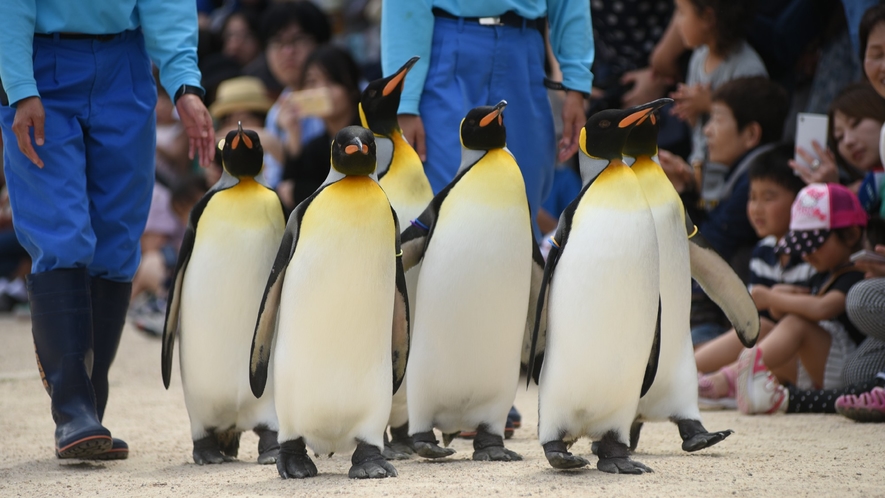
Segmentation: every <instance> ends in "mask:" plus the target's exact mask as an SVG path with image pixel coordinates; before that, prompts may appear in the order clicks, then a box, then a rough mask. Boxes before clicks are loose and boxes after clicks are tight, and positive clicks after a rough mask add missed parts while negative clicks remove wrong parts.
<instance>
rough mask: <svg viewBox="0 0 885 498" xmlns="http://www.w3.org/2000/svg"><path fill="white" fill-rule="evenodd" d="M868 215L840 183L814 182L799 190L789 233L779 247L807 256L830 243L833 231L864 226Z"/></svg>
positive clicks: (786, 252) (791, 214)
mask: <svg viewBox="0 0 885 498" xmlns="http://www.w3.org/2000/svg"><path fill="white" fill-rule="evenodd" d="M866 225H867V213H866V212H865V211H864V210H863V208H862V207H861V206H860V201H858V200H857V196H855V195H854V193H853V192H852V191H850V190H848V189H847V188H845V187H844V186H842V185H839V184H838V183H812V184H811V185H808V186H807V187H805V188H803V189H802V190H800V191H799V194H798V195H796V200H795V201H793V208H792V210H791V213H790V231H789V232H787V235H786V236H785V237H784V239H783V240H782V241H781V242H780V243H779V244H778V247H777V251H778V252H780V253H784V254H792V253H793V252H798V253H799V254H801V255H803V256H804V255H806V254H810V253H813V252H814V251H816V250H817V249H818V248H819V247H820V246H821V245H823V243H824V242H825V241H826V240H827V237H829V235H830V230H833V229H836V228H845V227H852V226H858V227H865V226H866Z"/></svg>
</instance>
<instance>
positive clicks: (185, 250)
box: [160, 181, 236, 389]
mask: <svg viewBox="0 0 885 498" xmlns="http://www.w3.org/2000/svg"><path fill="white" fill-rule="evenodd" d="M235 184H236V183H233V184H230V185H229V184H224V185H222V181H219V183H218V184H217V185H216V186H215V187H214V188H213V190H210V191H209V192H207V193H206V195H204V196H203V197H201V198H200V200H199V201H197V203H196V204H195V205H194V208H193V209H191V213H190V216H189V217H188V222H187V228H186V229H185V231H184V238H183V239H182V241H181V248H180V249H179V250H178V262H177V263H176V264H175V274H174V277H173V280H172V286H171V287H170V288H169V295H168V296H167V298H166V321H165V322H164V325H163V346H162V351H161V360H160V364H161V370H162V372H163V386H165V387H166V389H169V381H170V380H171V378H172V353H173V351H174V350H175V334H176V332H178V317H179V315H180V314H181V285H182V283H183V282H184V274H185V272H186V271H187V264H188V262H190V258H191V253H193V250H194V241H195V240H196V238H197V224H198V223H199V221H200V217H201V216H202V215H203V211H204V210H205V209H206V206H207V205H209V201H210V200H211V199H212V196H213V195H215V194H217V193H218V192H220V191H222V190H224V189H226V188H230V187H231V186H233V185H235Z"/></svg>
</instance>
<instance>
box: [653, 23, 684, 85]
mask: <svg viewBox="0 0 885 498" xmlns="http://www.w3.org/2000/svg"><path fill="white" fill-rule="evenodd" d="M675 18H676V16H673V17H672V18H671V19H670V24H668V25H667V30H666V31H664V35H663V36H661V39H660V40H659V41H658V44H657V45H655V48H654V50H652V52H651V56H650V57H649V60H648V64H649V67H651V70H652V72H653V73H654V75H655V76H656V77H657V78H660V79H662V80H664V81H666V82H668V83H671V84H672V83H674V82H676V81H680V80H682V78H683V76H684V75H683V74H682V72H681V71H680V68H679V62H678V61H679V57H680V56H681V55H682V53H683V52H685V51H686V50H688V47H686V46H685V43H684V42H683V41H682V36H681V35H680V34H679V28H677V27H676V21H675Z"/></svg>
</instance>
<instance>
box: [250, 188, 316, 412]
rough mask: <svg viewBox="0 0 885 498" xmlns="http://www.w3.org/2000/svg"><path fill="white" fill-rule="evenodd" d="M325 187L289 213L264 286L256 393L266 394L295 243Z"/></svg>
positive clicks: (255, 352) (253, 367)
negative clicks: (281, 301)
mask: <svg viewBox="0 0 885 498" xmlns="http://www.w3.org/2000/svg"><path fill="white" fill-rule="evenodd" d="M324 189H325V186H324V187H320V189H319V190H317V191H316V192H314V193H313V194H312V195H311V196H310V197H308V198H307V199H305V200H304V201H302V202H301V204H298V206H296V207H295V209H294V210H293V211H292V214H290V215H289V221H288V222H287V223H286V231H285V232H283V240H282V241H280V249H279V251H277V256H276V258H275V259H274V262H273V268H272V269H271V271H270V276H268V278H267V286H266V287H265V288H264V296H262V298H261V306H260V307H259V308H258V320H257V322H256V324H255V334H254V335H253V336H252V349H251V351H250V353H249V354H250V358H251V360H250V361H249V385H250V386H251V387H252V394H254V395H255V397H256V398H260V397H261V395H262V394H264V388H265V386H266V385H267V368H268V364H269V362H270V353H271V344H272V343H273V336H274V333H275V332H276V326H275V325H276V320H277V311H279V307H280V296H281V294H282V292H283V280H284V279H283V276H284V275H285V274H286V268H287V267H288V266H289V261H291V260H292V255H293V254H294V253H295V246H296V245H297V244H298V235H299V232H300V229H301V220H302V219H303V218H304V213H305V212H306V211H307V208H308V207H309V206H310V203H311V202H313V200H314V199H315V198H316V196H317V195H319V194H320V192H322V191H323V190H324Z"/></svg>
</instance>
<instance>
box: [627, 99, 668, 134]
mask: <svg viewBox="0 0 885 498" xmlns="http://www.w3.org/2000/svg"><path fill="white" fill-rule="evenodd" d="M670 102H673V99H670V98H662V99H657V100H653V101H651V102H649V103H647V104H642V105H640V106H636V107H634V108H632V109H628V110H627V112H629V113H630V114H628V115H627V117H625V118H623V119H621V121H620V122H618V128H627V127H632V126H636V125H638V124H640V123H642V122H643V121H645V119H646V118H648V117H649V116H650V115H651V116H652V118H651V119H652V120H654V116H653V113H654V112H655V111H657V110H658V109H660V108H661V107H664V106H665V105H667V104H669V103H670ZM652 122H654V121H652Z"/></svg>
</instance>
